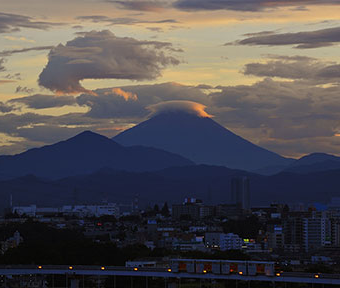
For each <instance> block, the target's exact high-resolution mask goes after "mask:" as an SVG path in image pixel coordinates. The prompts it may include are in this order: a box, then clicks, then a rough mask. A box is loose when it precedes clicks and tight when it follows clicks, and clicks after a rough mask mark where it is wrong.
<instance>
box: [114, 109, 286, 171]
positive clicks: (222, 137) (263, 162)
mask: <svg viewBox="0 0 340 288" xmlns="http://www.w3.org/2000/svg"><path fill="white" fill-rule="evenodd" d="M112 139H113V140H114V141H116V142H118V143H119V144H122V145H125V146H131V145H143V146H148V147H154V148H159V149H163V150H165V151H169V152H172V153H176V154H179V155H182V156H183V157H185V158H188V159H190V160H192V161H194V162H195V163H197V164H208V165H222V166H226V167H229V168H233V169H243V170H247V171H252V170H256V169H260V168H263V167H267V166H276V165H283V166H288V165H289V164H290V163H292V161H293V160H292V159H288V158H284V157H282V156H280V155H278V154H276V153H274V152H271V151H269V150H266V149H264V148H262V147H259V146H257V145H255V144H253V143H251V142H250V141H248V140H246V139H243V138H242V137H240V136H238V135H236V134H235V133H233V132H232V131H230V130H228V129H226V128H225V127H223V126H222V125H220V124H218V123H217V122H216V121H214V120H213V119H211V118H209V117H200V116H197V115H194V114H192V113H185V112H178V111H177V112H173V111H171V112H170V111H168V112H163V113H159V114H157V115H155V116H153V117H151V118H150V119H148V120H146V121H144V122H141V123H140V124H138V125H136V126H134V127H132V128H130V129H127V130H125V131H123V132H122V133H120V134H118V135H117V136H115V137H113V138H112Z"/></svg>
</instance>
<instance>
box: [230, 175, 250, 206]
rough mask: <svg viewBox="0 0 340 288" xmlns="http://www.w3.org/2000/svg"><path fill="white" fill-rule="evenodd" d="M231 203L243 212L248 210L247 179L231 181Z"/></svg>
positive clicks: (248, 188) (236, 178) (248, 193)
mask: <svg viewBox="0 0 340 288" xmlns="http://www.w3.org/2000/svg"><path fill="white" fill-rule="evenodd" d="M231 203H232V204H236V205H238V206H239V207H240V208H242V209H244V210H249V209H250V185H249V178H248V177H235V178H232V179H231Z"/></svg>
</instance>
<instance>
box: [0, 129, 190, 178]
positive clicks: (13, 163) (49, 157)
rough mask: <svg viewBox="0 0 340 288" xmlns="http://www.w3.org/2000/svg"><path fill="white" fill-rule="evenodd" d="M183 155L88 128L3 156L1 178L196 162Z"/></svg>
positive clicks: (152, 168)
mask: <svg viewBox="0 0 340 288" xmlns="http://www.w3.org/2000/svg"><path fill="white" fill-rule="evenodd" d="M193 164H194V163H193V162H192V161H190V160H187V159H185V158H183V157H182V156H179V155H175V154H172V153H169V152H165V151H162V150H159V149H154V148H147V147H138V146H134V147H124V146H121V145H120V144H118V143H115V142H114V141H112V140H111V139H108V138H106V137H105V136H102V135H99V134H96V133H93V132H90V131H86V132H83V133H81V134H79V135H77V136H75V137H72V138H70V139H68V140H66V141H62V142H59V143H56V144H53V145H49V146H44V147H41V148H35V149H31V150H28V151H26V152H24V153H21V154H18V155H14V156H1V157H0V175H1V179H8V178H13V177H18V176H23V175H26V174H34V175H36V176H38V177H45V178H51V179H58V178H62V177H67V176H72V175H80V174H88V173H92V172H94V171H96V170H98V169H100V168H103V167H110V168H113V169H117V170H127V171H152V170H159V169H163V168H166V167H171V166H183V165H185V166H187V165H193Z"/></svg>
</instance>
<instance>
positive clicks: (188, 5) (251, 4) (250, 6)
mask: <svg viewBox="0 0 340 288" xmlns="http://www.w3.org/2000/svg"><path fill="white" fill-rule="evenodd" d="M317 4H319V5H320V4H322V5H339V1H337V0H325V1H322V2H321V3H320V1H318V0H177V1H175V2H174V4H173V6H174V7H175V8H177V9H180V10H188V11H200V10H236V11H260V10H265V9H269V8H276V7H281V6H297V7H299V8H300V9H301V5H317ZM304 9H305V8H304Z"/></svg>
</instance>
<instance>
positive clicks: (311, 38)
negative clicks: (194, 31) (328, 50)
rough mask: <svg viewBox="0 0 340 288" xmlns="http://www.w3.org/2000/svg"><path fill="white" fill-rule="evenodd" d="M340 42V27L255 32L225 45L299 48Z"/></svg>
mask: <svg viewBox="0 0 340 288" xmlns="http://www.w3.org/2000/svg"><path fill="white" fill-rule="evenodd" d="M339 42H340V27H334V28H327V29H321V30H316V31H307V32H297V33H268V32H266V33H264V32H262V33H261V32H260V33H258V34H253V35H251V36H250V37H248V38H246V39H243V40H239V41H236V42H234V43H226V44H225V45H231V44H236V45H266V46H283V45H294V48H298V49H310V48H320V47H327V46H332V45H335V44H337V43H339Z"/></svg>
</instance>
